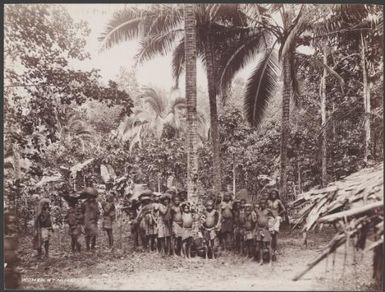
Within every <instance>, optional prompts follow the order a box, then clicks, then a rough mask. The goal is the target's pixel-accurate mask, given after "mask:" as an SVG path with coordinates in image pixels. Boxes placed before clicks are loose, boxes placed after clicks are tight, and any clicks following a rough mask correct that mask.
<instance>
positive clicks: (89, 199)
mask: <svg viewBox="0 0 385 292" xmlns="http://www.w3.org/2000/svg"><path fill="white" fill-rule="evenodd" d="M81 195H82V196H83V197H85V198H86V200H85V202H84V203H83V205H82V206H81V210H82V213H83V216H84V232H85V239H86V248H87V251H89V250H90V249H91V250H94V249H95V245H96V237H97V235H98V220H99V216H100V211H99V206H98V203H97V202H96V197H97V196H98V192H97V191H96V189H94V188H92V187H87V188H86V189H85V190H84V191H83V192H82V194H81Z"/></svg>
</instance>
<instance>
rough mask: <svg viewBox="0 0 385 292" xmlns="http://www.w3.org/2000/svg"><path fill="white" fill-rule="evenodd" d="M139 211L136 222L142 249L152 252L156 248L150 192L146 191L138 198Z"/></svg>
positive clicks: (155, 231)
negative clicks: (139, 202)
mask: <svg viewBox="0 0 385 292" xmlns="http://www.w3.org/2000/svg"><path fill="white" fill-rule="evenodd" d="M139 200H140V201H141V205H142V207H141V209H140V211H139V214H138V217H137V221H138V222H139V229H140V233H141V237H142V242H143V245H144V248H148V250H150V251H154V250H155V247H156V243H155V237H156V234H157V221H156V219H155V216H154V204H153V203H152V192H151V191H150V190H147V191H145V192H143V194H141V195H140V196H139Z"/></svg>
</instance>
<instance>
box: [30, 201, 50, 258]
mask: <svg viewBox="0 0 385 292" xmlns="http://www.w3.org/2000/svg"><path fill="white" fill-rule="evenodd" d="M49 204H50V201H49V200H48V199H46V198H43V199H41V200H40V201H39V206H38V211H37V216H36V218H35V237H34V247H35V249H37V252H38V254H37V256H38V258H41V256H42V245H44V250H45V257H46V258H48V254H49V253H48V249H49V239H50V232H52V231H53V229H52V222H51V215H50V210H49V209H50V208H49Z"/></svg>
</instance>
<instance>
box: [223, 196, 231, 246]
mask: <svg viewBox="0 0 385 292" xmlns="http://www.w3.org/2000/svg"><path fill="white" fill-rule="evenodd" d="M220 210H221V236H222V240H223V247H224V249H225V250H229V249H230V245H231V242H232V233H233V230H234V226H233V202H232V201H231V194H230V193H225V194H224V195H223V201H222V202H221V204H220Z"/></svg>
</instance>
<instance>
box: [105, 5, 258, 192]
mask: <svg viewBox="0 0 385 292" xmlns="http://www.w3.org/2000/svg"><path fill="white" fill-rule="evenodd" d="M194 8H195V9H194V13H195V26H196V34H197V53H198V55H199V57H201V59H202V61H203V63H204V64H205V66H206V73H207V74H206V75H207V81H208V92H209V102H210V130H211V131H210V132H211V142H212V147H213V177H214V189H215V191H217V192H219V191H220V190H221V159H220V147H219V132H218V113H217V95H218V93H219V91H220V87H219V82H218V81H219V76H220V75H219V74H220V73H221V71H222V70H221V68H222V67H223V64H224V60H227V58H224V57H223V55H221V54H220V53H221V52H222V51H223V49H224V48H231V49H232V51H229V52H228V56H231V55H232V54H233V53H234V52H235V51H237V50H238V49H239V48H238V47H234V46H231V45H230V44H231V41H232V40H239V39H243V40H247V39H248V45H247V46H245V45H244V44H243V43H239V44H242V45H243V47H244V48H243V49H242V50H241V51H242V52H244V54H243V55H242V57H244V58H246V56H249V55H250V48H253V50H252V51H254V50H255V44H256V43H259V42H261V34H259V33H258V32H255V29H254V28H250V27H248V26H247V17H246V15H245V13H244V12H243V11H242V9H241V5H239V4H196V5H194ZM182 24H183V6H180V5H165V4H155V5H152V6H151V7H150V8H149V9H138V8H128V9H125V10H122V11H120V12H118V13H117V14H115V15H114V17H113V19H112V20H111V21H110V23H109V25H108V27H107V29H106V32H105V33H104V34H103V35H102V36H101V38H100V39H101V41H102V42H103V44H102V47H103V48H109V47H111V46H113V45H115V44H116V43H118V42H121V41H125V40H127V39H132V38H134V37H140V38H141V41H140V50H139V53H138V55H137V59H138V62H141V61H144V60H147V59H149V58H152V57H153V56H155V55H156V54H166V53H167V52H169V51H170V50H171V49H172V45H173V44H174V43H175V42H177V46H176V47H175V50H174V57H173V59H174V61H173V63H174V66H173V68H174V76H175V77H176V81H177V80H178V78H177V77H178V76H179V74H180V73H181V71H182V68H183V64H184V55H185V49H184V42H185V41H184V33H183V27H182ZM246 52H247V53H246ZM239 64H242V63H239V62H238V63H236V62H234V63H230V64H229V65H228V70H227V72H232V71H235V70H236V69H237V68H234V67H233V66H234V65H239ZM228 76H230V77H228V78H226V81H229V80H231V77H232V76H233V75H231V74H229V75H228ZM176 83H178V82H176ZM222 84H223V88H225V87H226V86H227V85H228V83H227V82H223V83H222Z"/></svg>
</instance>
